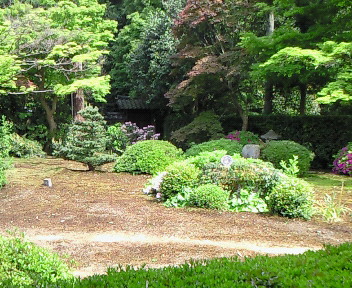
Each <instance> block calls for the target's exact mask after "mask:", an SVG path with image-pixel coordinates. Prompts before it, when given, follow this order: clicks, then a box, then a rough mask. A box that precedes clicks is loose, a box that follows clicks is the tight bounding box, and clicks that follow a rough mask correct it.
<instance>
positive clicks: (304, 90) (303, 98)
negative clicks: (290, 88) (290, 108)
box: [299, 84, 307, 115]
mask: <svg viewBox="0 0 352 288" xmlns="http://www.w3.org/2000/svg"><path fill="white" fill-rule="evenodd" d="M299 90H300V93H301V100H300V103H299V114H300V115H304V114H305V113H306V102H307V85H306V84H301V85H299Z"/></svg>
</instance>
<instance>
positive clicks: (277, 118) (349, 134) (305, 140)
mask: <svg viewBox="0 0 352 288" xmlns="http://www.w3.org/2000/svg"><path fill="white" fill-rule="evenodd" d="M222 123H223V127H224V130H225V131H226V132H229V131H232V130H235V129H240V128H241V120H240V118H235V117H234V118H231V119H226V120H223V122H222ZM351 127H352V116H349V115H348V116H320V115H317V116H286V115H265V116H264V115H255V116H254V115H253V116H250V117H249V127H248V130H249V131H251V132H254V133H256V134H259V135H263V134H265V133H266V132H268V131H269V130H270V129H273V130H274V131H275V132H276V133H278V134H280V135H281V136H282V138H281V139H285V140H292V141H295V142H297V143H300V144H302V145H304V146H306V147H307V148H309V149H310V150H312V151H313V152H314V153H315V158H314V160H313V162H312V167H313V168H315V169H330V168H331V167H332V162H333V160H334V158H333V155H335V154H336V153H337V152H338V151H339V149H341V148H342V147H344V146H346V144H347V143H348V142H351V141H352V129H351Z"/></svg>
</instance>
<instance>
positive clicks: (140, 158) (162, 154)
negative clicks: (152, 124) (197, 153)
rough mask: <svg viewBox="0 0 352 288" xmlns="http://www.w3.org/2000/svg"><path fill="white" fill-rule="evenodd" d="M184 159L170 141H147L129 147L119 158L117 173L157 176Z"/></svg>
mask: <svg viewBox="0 0 352 288" xmlns="http://www.w3.org/2000/svg"><path fill="white" fill-rule="evenodd" d="M182 159H184V156H183V151H182V150H181V149H179V148H177V147H176V146H174V145H173V144H171V143H170V142H168V141H163V140H145V141H139V142H137V143H135V144H133V145H131V146H129V147H128V148H127V149H126V151H125V152H124V153H123V154H122V155H121V156H120V157H118V158H117V161H116V164H115V167H114V170H115V172H132V173H147V174H156V173H157V172H162V171H163V170H164V169H165V168H166V167H167V166H168V165H170V164H171V163H173V162H175V161H179V160H182Z"/></svg>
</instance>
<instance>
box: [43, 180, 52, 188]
mask: <svg viewBox="0 0 352 288" xmlns="http://www.w3.org/2000/svg"><path fill="white" fill-rule="evenodd" d="M43 185H44V186H47V187H53V183H52V182H51V179H50V178H45V179H44V183H43Z"/></svg>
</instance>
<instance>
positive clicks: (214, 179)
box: [200, 158, 283, 197]
mask: <svg viewBox="0 0 352 288" xmlns="http://www.w3.org/2000/svg"><path fill="white" fill-rule="evenodd" d="M282 175H283V174H282V173H281V172H280V171H279V170H277V169H275V168H274V167H273V165H272V164H271V163H268V162H264V161H262V160H260V159H251V158H237V159H235V161H234V162H233V163H232V165H231V166H230V167H228V168H227V167H225V166H223V165H222V164H216V163H210V164H207V165H205V166H204V168H203V170H202V174H201V176H200V182H201V183H203V184H206V183H212V184H216V185H219V186H221V187H222V188H224V189H226V190H228V191H230V192H231V195H237V196H239V191H240V190H241V189H247V190H249V191H254V192H255V193H257V194H258V195H260V196H261V197H265V196H266V195H268V194H270V193H271V189H272V187H274V186H275V185H276V184H277V183H278V182H279V181H280V178H281V176H282Z"/></svg>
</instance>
